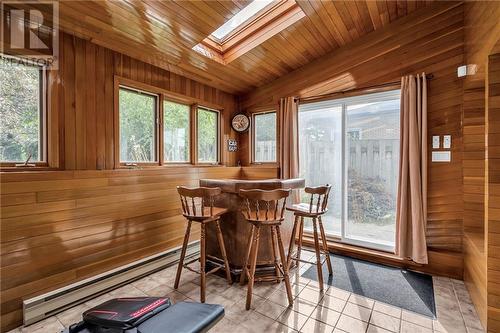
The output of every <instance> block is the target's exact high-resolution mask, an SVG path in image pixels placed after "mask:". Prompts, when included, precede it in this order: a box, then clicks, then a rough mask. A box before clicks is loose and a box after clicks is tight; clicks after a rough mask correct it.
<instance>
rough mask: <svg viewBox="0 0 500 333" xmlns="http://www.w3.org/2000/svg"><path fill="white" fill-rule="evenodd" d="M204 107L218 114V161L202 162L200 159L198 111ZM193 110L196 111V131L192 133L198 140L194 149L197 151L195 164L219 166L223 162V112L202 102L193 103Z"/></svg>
mask: <svg viewBox="0 0 500 333" xmlns="http://www.w3.org/2000/svg"><path fill="white" fill-rule="evenodd" d="M200 109H202V110H205V111H210V112H214V113H216V114H217V145H216V147H217V161H216V162H200V161H199V160H198V112H199V110H200ZM192 112H194V126H193V127H195V128H194V131H193V132H192V135H193V136H194V139H195V140H196V141H195V142H196V146H195V147H194V150H195V152H196V155H195V160H194V161H195V162H194V164H195V165H206V166H218V165H221V164H222V161H221V158H222V147H221V146H222V144H221V143H222V139H221V138H222V134H221V132H222V116H221V115H222V112H221V111H220V110H217V109H212V108H209V107H206V106H204V105H201V104H195V105H193V108H192Z"/></svg>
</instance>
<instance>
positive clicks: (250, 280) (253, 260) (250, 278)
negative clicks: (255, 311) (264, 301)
mask: <svg viewBox="0 0 500 333" xmlns="http://www.w3.org/2000/svg"><path fill="white" fill-rule="evenodd" d="M259 233H260V227H258V226H256V227H255V231H254V235H253V242H252V243H253V244H252V256H251V258H250V272H249V274H248V288H247V304H246V309H247V310H250V306H251V304H252V291H253V283H254V280H255V266H256V265H257V253H258V252H259Z"/></svg>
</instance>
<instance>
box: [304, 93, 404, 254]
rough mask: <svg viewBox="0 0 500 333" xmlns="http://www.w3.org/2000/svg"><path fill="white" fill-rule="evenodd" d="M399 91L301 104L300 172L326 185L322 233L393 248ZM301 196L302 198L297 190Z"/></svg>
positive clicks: (312, 182) (308, 180) (309, 181)
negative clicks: (328, 190)
mask: <svg viewBox="0 0 500 333" xmlns="http://www.w3.org/2000/svg"><path fill="white" fill-rule="evenodd" d="M399 94H400V93H399V90H394V91H388V92H382V93H374V94H367V95H363V96H356V97H350V98H344V99H336V100H335V99H332V100H327V101H321V102H314V103H307V104H301V105H300V107H299V149H300V170H301V177H304V178H305V179H306V184H307V185H308V186H317V185H321V184H326V183H328V184H331V185H332V192H331V198H330V201H329V212H328V214H327V215H326V216H325V217H324V219H323V220H324V224H325V228H326V231H327V233H328V234H329V235H330V236H334V237H337V238H339V239H340V241H342V242H345V243H351V244H355V245H361V246H365V247H370V248H376V249H381V250H386V251H393V250H394V243H395V230H396V195H397V183H398V170H399ZM302 200H303V201H304V202H307V200H308V198H307V196H306V195H305V194H303V195H302Z"/></svg>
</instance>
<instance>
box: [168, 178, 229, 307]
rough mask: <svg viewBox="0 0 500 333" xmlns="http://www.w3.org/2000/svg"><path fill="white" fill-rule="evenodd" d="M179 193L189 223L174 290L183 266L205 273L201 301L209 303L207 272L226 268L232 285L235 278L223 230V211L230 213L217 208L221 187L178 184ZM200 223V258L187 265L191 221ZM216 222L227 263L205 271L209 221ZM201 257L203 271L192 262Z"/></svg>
mask: <svg viewBox="0 0 500 333" xmlns="http://www.w3.org/2000/svg"><path fill="white" fill-rule="evenodd" d="M177 192H179V195H180V197H181V203H182V215H183V216H184V217H185V218H186V219H187V220H188V225H187V228H186V234H185V235H184V242H183V243H182V250H181V258H180V260H179V265H178V267H177V275H176V276H175V284H174V289H177V288H178V287H179V280H180V278H181V271H182V268H183V267H184V268H186V269H188V270H190V271H192V272H195V273H198V274H200V275H201V292H200V301H201V303H205V277H206V275H207V274H212V273H214V272H216V271H218V270H219V269H221V268H224V269H225V270H226V278H227V282H228V283H229V284H231V283H232V281H231V272H230V270H229V263H228V261H227V255H226V247H225V246H224V239H223V237H222V231H221V229H220V223H219V220H220V217H221V215H222V214H224V213H225V212H227V209H225V208H219V207H214V198H215V196H217V195H219V194H220V193H221V189H220V188H218V187H216V188H208V187H198V188H187V187H183V186H177ZM192 222H197V223H200V229H201V230H200V258H199V259H198V258H197V259H194V260H191V261H190V262H188V263H186V264H184V257H185V255H186V248H187V245H188V242H189V233H190V231H191V223H192ZM211 222H215V226H216V228H217V241H218V243H219V247H220V251H221V254H222V258H223V259H224V265H222V264H221V265H216V267H215V268H213V269H212V270H210V271H209V272H205V261H206V234H205V232H206V225H207V223H211ZM197 260H199V261H200V271H196V270H194V269H192V268H191V267H189V264H191V263H193V262H195V261H197Z"/></svg>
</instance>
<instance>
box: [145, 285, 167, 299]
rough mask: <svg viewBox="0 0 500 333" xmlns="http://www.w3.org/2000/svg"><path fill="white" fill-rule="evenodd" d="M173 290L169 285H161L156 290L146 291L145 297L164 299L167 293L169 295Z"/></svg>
mask: <svg viewBox="0 0 500 333" xmlns="http://www.w3.org/2000/svg"><path fill="white" fill-rule="evenodd" d="M173 290H174V289H172V288H171V287H170V286H169V285H166V284H161V285H159V286H158V287H156V288H153V289H150V290H148V291H146V292H145V293H146V295H148V296H153V297H164V296H165V295H167V294H168V293H171V292H172V291H173Z"/></svg>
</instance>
